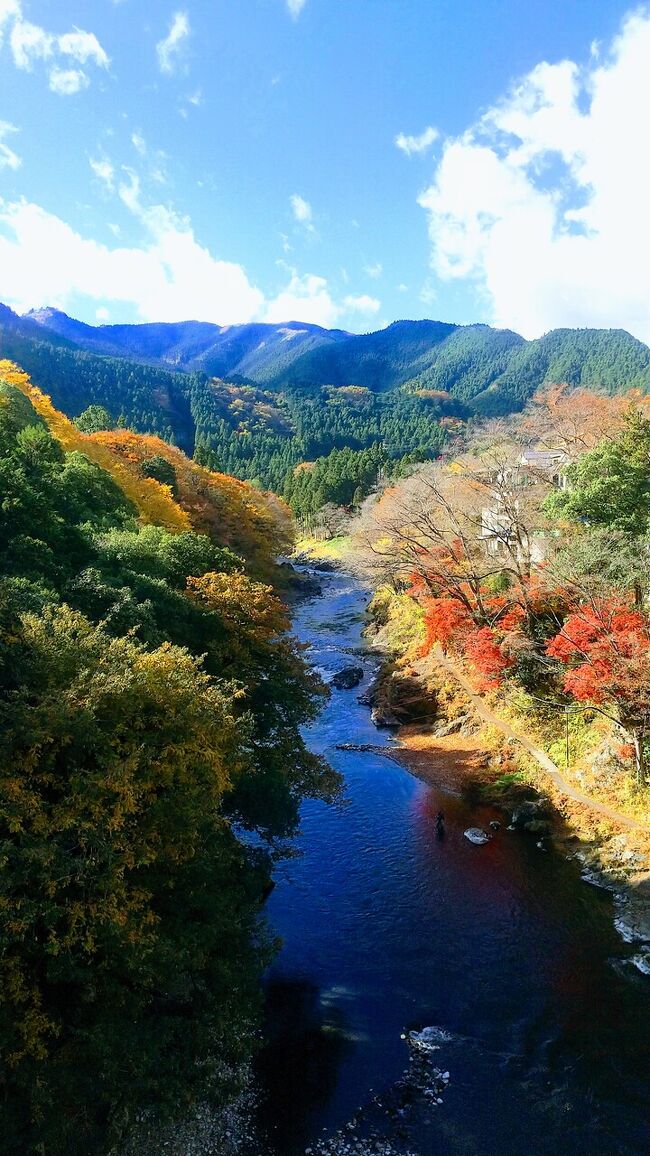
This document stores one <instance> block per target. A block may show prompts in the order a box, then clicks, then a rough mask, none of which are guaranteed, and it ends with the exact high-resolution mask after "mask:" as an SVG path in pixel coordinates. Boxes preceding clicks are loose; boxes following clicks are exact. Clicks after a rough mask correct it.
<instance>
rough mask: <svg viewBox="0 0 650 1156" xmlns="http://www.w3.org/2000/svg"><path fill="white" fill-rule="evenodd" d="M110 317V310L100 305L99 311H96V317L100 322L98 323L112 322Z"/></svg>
mask: <svg viewBox="0 0 650 1156" xmlns="http://www.w3.org/2000/svg"><path fill="white" fill-rule="evenodd" d="M110 316H111V315H110V312H109V310H108V309H106V308H105V307H104V306H103V305H100V307H99V309H96V310H95V317H96V318H97V320H98V321H100V322H105V321H109V320H110Z"/></svg>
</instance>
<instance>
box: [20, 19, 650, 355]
mask: <svg viewBox="0 0 650 1156" xmlns="http://www.w3.org/2000/svg"><path fill="white" fill-rule="evenodd" d="M649 78H650V17H649V16H648V14H647V12H646V10H645V9H636V10H630V9H629V5H625V4H618V3H615V2H613V0H607V2H605V0H572V2H571V3H570V4H558V3H557V2H555V3H551V2H547V0H526V2H525V3H522V2H521V0H518V2H514V0H500V2H496V0H483V2H482V3H477V2H474V0H471V2H470V0H455V2H452V0H356V2H355V0H185V2H184V0H181V2H179V3H174V0H172V2H171V3H167V2H166V0H154V2H151V0H0V299H1V300H4V301H6V302H8V303H10V304H13V305H14V306H15V307H17V308H19V309H21V310H22V309H26V308H29V307H30V306H38V305H41V304H53V305H57V306H59V307H61V308H64V309H65V310H66V311H68V312H70V313H72V314H74V315H75V316H79V317H81V318H83V319H84V320H88V321H91V322H95V321H131V320H153V319H160V320H173V319H182V318H186V317H199V318H201V319H205V320H212V321H216V322H220V323H224V324H227V323H233V322H235V321H245V320H250V319H253V318H255V319H263V320H264V319H268V320H273V321H282V320H291V319H297V320H310V321H315V322H318V323H321V324H325V325H338V326H341V327H343V328H349V329H354V330H358V331H364V330H367V329H373V328H378V327H379V326H381V325H384V324H386V323H387V322H389V321H391V320H393V319H395V318H400V317H412V318H417V317H435V318H440V319H442V320H449V321H461V322H469V321H488V322H491V323H496V324H499V325H507V326H511V327H512V328H515V329H518V330H519V331H520V332H524V333H526V335H527V336H532V335H535V334H536V333H538V332H543V331H545V330H546V329H548V328H551V327H553V326H555V325H561V324H567V325H588V324H594V325H623V326H625V327H626V328H629V329H631V331H632V332H635V333H636V334H637V335H638V336H640V337H642V338H644V339H646V340H647V339H650V316H649V312H648V309H649V307H648V302H649V301H650V272H648V270H650V232H649V226H648V223H647V221H646V218H647V216H648V214H647V210H646V208H645V201H646V200H647V193H646V192H645V189H646V188H647V180H646V178H648V177H650V173H649V172H648V160H647V157H646V155H645V150H646V143H645V133H642V134H641V135H640V136H639V128H638V123H639V119H640V117H642V116H647V110H648V107H650V89H649V87H648V86H649V85H650V79H649ZM644 182H645V183H644ZM642 192H643V196H641V193H642ZM646 258H647V260H646Z"/></svg>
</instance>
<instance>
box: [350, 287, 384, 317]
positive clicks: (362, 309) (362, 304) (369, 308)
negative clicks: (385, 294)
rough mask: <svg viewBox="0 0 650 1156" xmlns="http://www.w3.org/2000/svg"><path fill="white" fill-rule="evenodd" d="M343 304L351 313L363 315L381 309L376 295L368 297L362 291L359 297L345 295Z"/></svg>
mask: <svg viewBox="0 0 650 1156" xmlns="http://www.w3.org/2000/svg"><path fill="white" fill-rule="evenodd" d="M343 305H344V307H345V308H346V309H349V310H350V311H351V312H352V313H362V314H363V315H364V316H365V317H370V316H372V315H373V314H374V313H379V310H380V309H381V301H378V300H377V298H376V297H369V296H368V294H367V293H362V294H361V295H360V296H359V297H354V296H349V297H346V298H344V301H343Z"/></svg>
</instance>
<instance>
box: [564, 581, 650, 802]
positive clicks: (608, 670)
mask: <svg viewBox="0 0 650 1156" xmlns="http://www.w3.org/2000/svg"><path fill="white" fill-rule="evenodd" d="M546 653H547V654H548V655H549V657H551V658H556V659H558V660H559V661H560V662H561V663H562V664H563V665H564V666H566V667H568V670H567V672H566V674H565V675H564V678H563V686H564V689H565V690H566V691H567V693H569V694H571V695H572V696H573V697H574V698H575V699H577V700H578V701H579V702H588V703H593V704H594V705H595V706H599V707H600V706H609V707H610V708H612V709H613V710H614V711H615V712H616V715H617V716H618V719H619V721H620V723H621V725H622V726H623V727H624V728H625V730H627V731H628V733H629V735H630V737H631V739H632V742H633V744H634V749H635V758H636V768H637V777H638V779H639V781H640V782H642V781H645V757H644V749H643V748H644V738H645V735H646V733H647V731H648V728H649V727H650V625H649V623H648V620H647V618H646V616H645V615H644V614H643V613H641V611H639V610H637V609H633V608H632V607H630V606H629V605H628V604H627V603H625V602H623V601H621V600H618V599H615V598H602V599H595V600H593V601H592V602H589V603H586V604H585V605H583V606H579V607H577V608H576V609H575V610H574V611H573V613H571V614H570V615H569V617H568V618H567V619H566V621H565V622H564V625H563V626H562V628H561V630H559V631H558V633H557V634H556V635H555V637H554V638H552V639H551V640H550V642H548V643H547V645H546Z"/></svg>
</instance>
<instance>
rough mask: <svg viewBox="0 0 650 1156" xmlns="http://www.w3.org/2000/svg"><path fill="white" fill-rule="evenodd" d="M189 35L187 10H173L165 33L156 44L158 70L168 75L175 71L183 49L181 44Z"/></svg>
mask: <svg viewBox="0 0 650 1156" xmlns="http://www.w3.org/2000/svg"><path fill="white" fill-rule="evenodd" d="M189 35H190V20H189V16H188V14H187V12H175V13H174V16H173V17H172V22H171V24H170V26H169V32H168V33H167V35H166V36H165V37H164V38H163V39H162V40H160V41H159V42H158V44H157V45H156V52H157V53H158V64H159V66H160V71H161V72H165V73H167V74H168V75H169V74H171V73H172V72H175V71H176V69H177V67H178V64H179V60H180V57H181V54H182V51H183V45H184V43H185V41H186V40H187V38H188V36H189Z"/></svg>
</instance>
